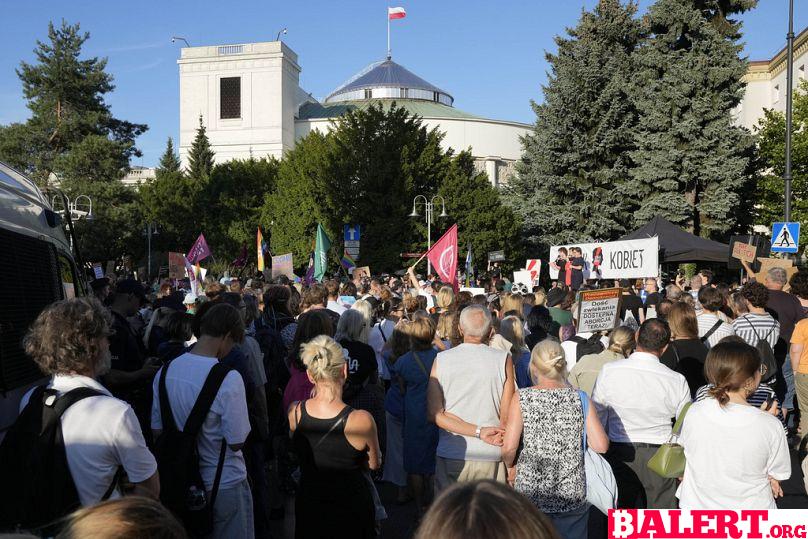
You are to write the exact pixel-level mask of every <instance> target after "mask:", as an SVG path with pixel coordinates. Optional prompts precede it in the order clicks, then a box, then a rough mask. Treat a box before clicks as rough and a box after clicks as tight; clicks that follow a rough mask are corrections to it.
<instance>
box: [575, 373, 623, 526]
mask: <svg viewBox="0 0 808 539" xmlns="http://www.w3.org/2000/svg"><path fill="white" fill-rule="evenodd" d="M578 395H579V396H580V397H581V410H582V411H583V414H584V436H583V452H584V473H585V474H586V501H588V502H589V503H591V504H592V505H594V506H595V507H597V508H598V510H599V511H600V512H601V513H603V514H604V515H607V514H609V509H614V508H615V507H617V480H616V479H615V478H614V472H613V471H612V467H611V466H610V465H609V463H608V462H606V459H605V458H603V456H602V455H600V454H599V453H596V452H595V451H593V450H592V449H590V448H589V446H587V443H586V416H587V414H588V413H589V396H588V395H587V394H586V393H585V392H583V391H581V390H580V389H579V390H578Z"/></svg>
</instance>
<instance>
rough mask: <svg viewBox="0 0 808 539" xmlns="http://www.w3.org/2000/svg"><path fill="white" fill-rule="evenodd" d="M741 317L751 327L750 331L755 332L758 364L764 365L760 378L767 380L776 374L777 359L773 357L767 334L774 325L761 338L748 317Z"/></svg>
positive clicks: (772, 329)
mask: <svg viewBox="0 0 808 539" xmlns="http://www.w3.org/2000/svg"><path fill="white" fill-rule="evenodd" d="M743 319H744V320H745V321H746V323H747V324H749V327H750V328H751V329H752V333H754V334H755V338H756V339H757V344H755V348H756V349H757V351H758V354H760V364H761V365H765V366H766V374H764V375H763V377H762V379H763V381H766V380H769V379H770V378H773V377H774V376H775V375H777V366H778V365H777V360H776V359H775V357H774V349H772V345H771V344H770V343H769V335H771V334H772V332H773V331H774V328H775V326H772V328H771V329H770V330H769V332H768V333H767V334H766V335H765V336H764V337H762V338H761V336H760V335H758V332H757V330H756V329H755V326H754V325H753V324H752V322H750V321H749V318H747V317H743Z"/></svg>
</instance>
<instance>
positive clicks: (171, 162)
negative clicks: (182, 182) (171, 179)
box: [157, 137, 182, 174]
mask: <svg viewBox="0 0 808 539" xmlns="http://www.w3.org/2000/svg"><path fill="white" fill-rule="evenodd" d="M181 171H182V165H181V163H180V158H179V157H178V156H177V154H176V153H175V152H174V141H173V140H171V137H168V142H167V143H166V151H165V152H163V155H162V156H160V164H159V166H158V167H157V173H158V174H159V173H161V172H162V173H166V172H181Z"/></svg>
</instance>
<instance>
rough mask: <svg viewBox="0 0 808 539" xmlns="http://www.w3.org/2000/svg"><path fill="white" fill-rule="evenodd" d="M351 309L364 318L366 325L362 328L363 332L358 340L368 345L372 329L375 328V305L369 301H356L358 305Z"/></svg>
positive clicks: (355, 304)
mask: <svg viewBox="0 0 808 539" xmlns="http://www.w3.org/2000/svg"><path fill="white" fill-rule="evenodd" d="M351 309H353V310H355V311H359V312H360V313H362V318H364V321H365V323H364V325H363V326H362V332H361V333H360V334H359V338H358V339H357V340H358V341H359V342H362V343H365V344H368V337H369V336H370V328H372V327H373V305H371V304H370V302H369V301H367V300H364V299H358V300H356V303H354V304H353V305H352V306H351Z"/></svg>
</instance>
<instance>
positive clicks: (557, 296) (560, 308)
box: [547, 288, 575, 327]
mask: <svg viewBox="0 0 808 539" xmlns="http://www.w3.org/2000/svg"><path fill="white" fill-rule="evenodd" d="M574 301H575V296H574V295H573V293H572V292H567V291H565V290H563V289H561V288H553V289H551V290H550V291H549V292H548V293H547V308H548V309H549V310H550V316H551V317H552V319H553V322H555V323H557V324H558V325H559V327H563V326H568V325H570V324H572V313H571V312H570V310H569V309H570V306H572V304H573V302H574Z"/></svg>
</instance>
